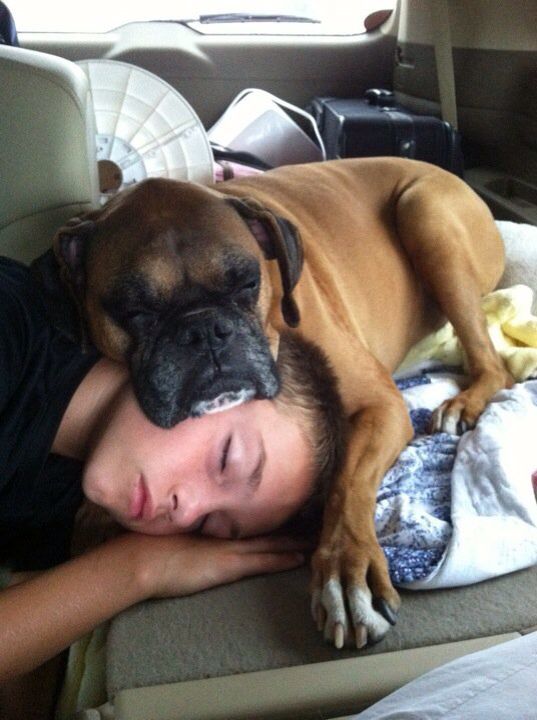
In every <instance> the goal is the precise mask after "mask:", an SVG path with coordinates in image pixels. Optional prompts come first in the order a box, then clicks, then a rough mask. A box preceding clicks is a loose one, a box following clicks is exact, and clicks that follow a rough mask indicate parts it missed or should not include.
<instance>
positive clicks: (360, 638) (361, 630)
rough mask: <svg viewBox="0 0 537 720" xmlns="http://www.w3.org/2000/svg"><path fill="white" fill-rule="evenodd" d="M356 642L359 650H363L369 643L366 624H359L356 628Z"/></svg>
mask: <svg viewBox="0 0 537 720" xmlns="http://www.w3.org/2000/svg"><path fill="white" fill-rule="evenodd" d="M354 642H355V643H356V649H357V650H361V649H362V648H364V647H365V646H366V645H367V628H366V626H365V625H357V626H356V627H355V628H354Z"/></svg>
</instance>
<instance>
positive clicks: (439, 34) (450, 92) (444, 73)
mask: <svg viewBox="0 0 537 720" xmlns="http://www.w3.org/2000/svg"><path fill="white" fill-rule="evenodd" d="M429 7H430V9H431V20H432V27H433V38H434V56H435V60H436V75H437V78H438V91H439V94H440V111H441V114H442V119H443V120H447V122H449V123H450V124H451V125H452V126H453V127H454V128H455V130H456V129H457V128H458V120H457V99H456V95H455V72H454V70H453V46H452V44H451V25H450V21H449V0H429Z"/></svg>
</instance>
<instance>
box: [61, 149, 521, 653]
mask: <svg viewBox="0 0 537 720" xmlns="http://www.w3.org/2000/svg"><path fill="white" fill-rule="evenodd" d="M54 251H55V254H56V258H57V260H58V262H59V264H60V267H61V274H62V276H63V279H64V281H65V282H66V283H67V284H68V285H69V287H70V288H71V291H72V294H73V297H74V298H75V300H76V302H77V303H78V306H79V310H80V317H81V318H83V322H84V325H85V329H86V330H87V332H88V333H89V336H90V337H91V339H92V341H93V343H94V344H95V345H96V346H97V347H98V348H99V350H101V351H102V352H103V353H104V354H105V355H108V356H109V357H111V358H113V359H116V360H125V361H127V362H128V364H129V366H130V369H131V374H132V380H133V384H134V387H135V390H136V394H137V397H138V399H139V402H140V404H141V406H142V408H143V409H144V411H145V413H146V414H147V415H148V417H149V418H150V419H151V420H153V421H154V422H155V423H157V424H158V425H161V426H163V427H171V426H173V425H174V424H175V423H177V422H179V421H180V420H181V419H183V418H185V417H188V416H192V415H200V414H203V413H206V412H214V411H217V410H220V409H224V408H226V407H230V406H231V405H233V404H237V403H240V402H245V401H247V400H249V399H251V398H271V397H274V396H275V395H276V393H278V390H279V387H280V374H281V372H282V371H283V369H282V367H278V363H277V360H278V357H279V356H280V357H281V356H282V355H285V353H283V354H282V353H280V352H279V351H280V348H279V344H280V342H282V343H284V342H285V337H286V333H289V332H290V333H292V334H293V335H294V341H295V342H299V343H303V344H304V346H308V345H311V344H314V345H316V346H318V347H320V348H321V349H322V351H324V355H325V356H326V358H327V360H328V363H329V365H330V366H331V368H332V370H333V372H334V373H335V376H336V377H337V380H338V385H339V393H340V396H341V401H342V403H343V408H344V411H345V414H346V417H347V419H348V446H347V448H346V453H345V458H344V461H343V463H342V465H341V468H340V470H339V471H338V473H337V474H336V476H335V477H334V478H333V479H332V482H331V487H330V490H329V494H328V497H327V500H326V505H325V510H324V520H323V527H322V533H321V537H320V542H319V546H318V548H317V550H316V552H315V554H314V557H313V575H312V608H313V612H314V616H315V618H316V620H317V622H318V625H319V628H322V629H324V631H325V636H326V637H328V638H330V639H331V640H332V641H333V642H334V643H335V644H336V646H338V647H341V646H342V645H343V643H344V641H345V640H347V639H348V638H349V637H352V639H353V640H354V641H355V643H356V645H357V646H358V647H362V646H364V645H365V644H366V643H367V642H374V641H377V640H379V639H381V638H382V637H383V636H384V634H385V633H386V632H387V630H388V629H389V626H390V623H392V624H393V622H395V617H396V613H397V610H398V607H399V597H398V594H397V592H396V591H395V589H394V588H393V586H392V584H391V582H390V578H389V575H388V570H387V564H386V560H385V557H384V554H383V552H382V550H381V548H380V547H379V545H378V542H377V539H376V535H375V528H374V522H373V513H374V506H375V495H376V490H377V487H378V485H379V482H380V480H381V478H382V477H383V475H384V474H385V472H386V470H387V469H388V468H389V467H390V465H391V464H392V463H393V462H394V460H395V459H396V458H397V456H398V455H399V453H400V452H401V450H402V449H403V448H404V446H405V444H406V443H407V442H408V441H409V439H410V438H411V436H412V429H411V424H410V421H409V417H408V414H407V411H406V409H405V406H404V403H403V400H402V398H401V395H400V394H399V392H398V391H397V389H396V387H395V385H394V383H393V381H392V378H391V374H392V372H393V371H394V370H395V368H396V367H397V366H398V364H399V363H400V362H401V360H402V359H403V357H404V356H405V354H406V353H407V351H408V349H409V348H410V347H411V346H412V345H413V344H414V343H416V342H417V341H418V340H419V339H420V338H422V337H423V336H425V335H426V334H427V333H429V332H430V331H432V330H434V329H435V328H437V327H438V326H439V323H440V322H442V321H443V319H444V318H446V317H447V318H448V319H449V320H450V321H451V322H452V323H453V325H454V327H455V330H456V332H457V334H458V336H459V338H460V340H461V343H462V345H463V347H464V350H465V353H466V358H467V364H468V368H469V372H470V375H471V378H472V381H471V384H470V386H469V387H468V388H467V389H466V390H464V391H463V392H461V393H460V394H459V395H458V396H456V397H455V398H453V399H451V400H449V401H447V402H445V403H444V404H443V405H442V406H441V407H440V408H438V410H437V411H436V413H435V414H434V416H433V425H434V429H436V430H444V431H447V432H451V433H455V432H460V431H463V430H464V429H466V428H470V427H472V426H473V425H474V424H475V422H476V420H477V418H478V417H479V415H480V413H481V412H482V410H483V408H484V407H485V405H486V403H487V401H488V400H489V399H490V397H491V396H492V395H493V394H494V393H495V392H496V391H497V390H498V389H500V388H503V387H508V386H510V384H511V383H512V380H511V378H510V376H509V375H508V373H507V372H506V370H505V369H504V367H503V365H502V363H501V361H500V360H499V358H498V357H497V355H496V353H495V351H494V349H493V347H492V345H491V342H490V339H489V337H488V334H487V331H486V328H485V322H484V318H483V316H482V313H481V309H480V298H481V295H482V294H483V293H486V292H488V291H490V290H492V289H493V288H494V286H495V284H496V283H497V281H498V279H499V278H500V276H501V273H502V270H503V263H504V252H503V245H502V241H501V238H500V236H499V234H498V232H497V230H496V227H495V224H494V222H493V219H492V216H491V214H490V212H489V211H488V209H487V207H486V206H485V204H484V203H483V202H482V201H481V200H480V199H479V198H478V197H477V196H476V195H475V194H474V193H473V192H472V190H470V188H469V187H468V186H467V185H465V184H464V183H463V182H462V181H461V180H459V179H458V178H456V177H455V176H453V175H451V174H449V173H447V172H444V171H443V170H440V169H438V168H436V167H433V166H430V165H427V164H425V163H421V162H416V161H412V160H403V159H395V158H368V159H359V160H336V161H332V162H326V163H319V164H310V165H301V166H299V165H294V166H287V167H282V168H278V169H275V170H272V171H270V172H267V173H265V174H263V175H259V176H255V177H250V178H244V179H241V180H232V181H228V182H226V183H223V184H220V185H218V186H217V187H216V186H213V187H202V186H199V185H195V184H190V183H184V182H177V181H172V180H163V179H150V180H146V181H144V182H142V183H140V184H138V185H135V186H133V187H132V188H131V189H129V190H127V191H124V192H122V193H120V194H119V195H117V196H116V197H115V198H113V199H112V200H111V201H110V202H109V203H108V204H107V205H105V206H104V207H103V208H102V209H100V210H96V211H92V212H90V213H88V214H87V215H85V216H84V217H83V218H80V219H75V220H73V221H71V222H70V223H69V224H68V225H67V226H65V227H64V228H62V229H61V230H60V231H59V232H58V233H57V236H56V238H55V241H54ZM282 338H283V339H282Z"/></svg>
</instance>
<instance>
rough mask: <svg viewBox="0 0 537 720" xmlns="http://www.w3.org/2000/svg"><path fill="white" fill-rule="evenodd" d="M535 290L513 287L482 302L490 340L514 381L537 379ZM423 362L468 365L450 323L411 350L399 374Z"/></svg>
mask: <svg viewBox="0 0 537 720" xmlns="http://www.w3.org/2000/svg"><path fill="white" fill-rule="evenodd" d="M532 303H533V290H532V289H531V288H529V287H528V286H527V285H514V286H513V287H510V288H505V289H504V290H495V291H494V292H492V293H489V294H488V295H485V297H484V298H483V301H482V307H483V311H484V313H485V317H486V319H487V326H488V331H489V335H490V338H491V340H492V342H493V344H494V347H495V348H496V350H497V351H498V353H499V355H500V356H501V357H502V359H503V361H504V362H505V364H506V367H507V369H508V370H509V372H510V373H511V375H512V376H513V377H514V379H515V380H518V381H522V380H527V378H529V377H533V376H537V316H535V315H532V314H531V306H532ZM424 360H438V361H439V362H442V363H446V364H447V365H461V364H463V365H464V364H465V358H464V355H463V351H462V347H461V344H460V342H459V340H458V339H457V336H456V335H455V333H454V331H453V326H452V325H451V323H446V324H445V325H444V326H443V327H441V328H440V330H437V331H436V332H435V333H432V334H431V335H428V336H427V337H425V338H424V339H423V340H421V341H420V342H419V343H417V344H416V345H414V347H413V348H412V349H411V350H410V352H409V353H408V355H407V356H406V358H405V359H404V360H403V362H402V364H401V365H400V366H399V368H398V370H399V371H401V370H405V369H407V368H409V367H411V366H412V365H415V364H417V363H420V362H423V361H424Z"/></svg>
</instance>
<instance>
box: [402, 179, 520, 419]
mask: <svg viewBox="0 0 537 720" xmlns="http://www.w3.org/2000/svg"><path fill="white" fill-rule="evenodd" d="M396 222H397V231H398V235H399V238H400V241H401V243H402V244H403V246H404V247H405V249H406V251H407V253H408V255H409V256H410V258H411V261H412V263H413V265H414V267H415V269H416V271H417V273H418V275H419V277H420V279H421V281H422V282H423V283H424V285H425V287H426V289H427V290H428V292H429V293H430V294H431V295H432V296H433V297H434V298H435V299H436V301H437V302H438V304H439V306H440V308H441V310H442V312H443V313H444V315H445V316H446V317H447V318H448V320H449V321H450V322H451V323H452V325H453V327H454V329H455V332H456V334H457V336H458V338H459V340H460V342H461V345H462V347H463V350H464V353H465V356H466V361H467V366H468V371H469V374H470V377H471V383H470V385H469V387H468V388H467V389H466V390H464V391H463V392H461V393H459V395H457V396H456V397H455V398H453V399H451V400H448V401H447V402H445V403H443V405H441V406H440V408H438V410H437V411H436V412H435V414H434V416H433V429H434V430H437V431H438V430H444V431H446V432H451V433H456V432H461V431H464V430H465V429H467V428H470V427H473V426H474V425H475V423H476V421H477V419H478V418H479V416H480V414H481V413H482V412H483V410H484V408H485V406H486V404H487V402H488V401H489V400H490V398H491V397H492V396H493V395H494V393H495V392H497V391H498V390H500V389H502V388H505V387H511V385H512V384H513V379H512V377H511V376H510V375H509V373H508V372H507V370H506V369H505V367H504V365H503V363H502V361H501V359H500V357H499V356H498V354H497V353H496V350H495V349H494V347H493V345H492V342H491V339H490V337H489V334H488V331H487V327H486V321H485V317H484V314H483V311H482V309H481V297H482V295H483V294H484V293H486V292H489V291H491V290H492V289H493V288H494V287H495V285H496V283H497V282H498V280H499V278H500V276H501V273H502V270H503V264H504V249H503V243H502V240H501V237H500V235H499V233H498V231H497V229H496V226H495V224H494V221H493V218H492V215H491V214H490V212H489V210H488V208H487V207H486V205H485V204H484V203H483V202H482V201H481V200H480V199H479V198H478V197H477V195H475V193H474V192H473V191H472V190H471V189H470V188H469V187H468V186H467V185H465V184H464V183H463V182H462V181H461V180H459V179H458V178H456V177H454V176H453V175H450V174H449V173H444V172H442V171H437V170H433V171H431V173H430V175H426V176H424V177H422V178H420V179H419V180H417V181H415V182H414V183H413V184H412V185H411V186H409V187H408V188H407V189H406V190H404V191H403V193H402V194H401V196H400V198H399V200H398V202H397V208H396Z"/></svg>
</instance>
